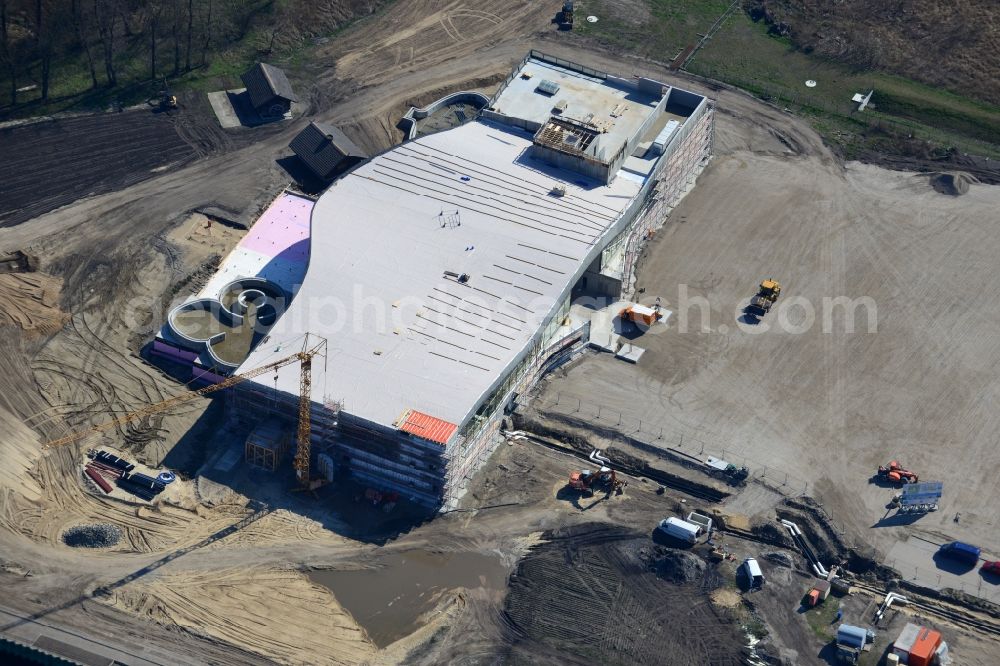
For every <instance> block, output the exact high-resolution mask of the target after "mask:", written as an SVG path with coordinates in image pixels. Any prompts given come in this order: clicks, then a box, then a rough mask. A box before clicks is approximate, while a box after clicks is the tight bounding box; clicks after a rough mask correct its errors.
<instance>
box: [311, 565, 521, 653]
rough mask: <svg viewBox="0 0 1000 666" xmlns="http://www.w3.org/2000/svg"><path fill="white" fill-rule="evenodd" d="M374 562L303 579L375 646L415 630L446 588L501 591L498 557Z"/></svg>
mask: <svg viewBox="0 0 1000 666" xmlns="http://www.w3.org/2000/svg"><path fill="white" fill-rule="evenodd" d="M377 566H378V568H377V569H364V570H361V571H313V572H311V573H310V574H309V577H310V578H311V579H312V580H313V581H314V582H316V583H319V584H320V585H322V586H324V587H326V588H327V589H329V590H330V591H331V592H333V595H334V596H335V597H337V601H338V602H340V605H341V606H343V607H344V608H345V609H347V611H348V612H350V613H351V615H353V616H354V619H355V620H356V621H357V623H358V624H360V625H361V626H362V627H364V629H365V631H367V632H368V636H369V637H370V638H371V639H372V641H373V642H374V643H375V645H377V646H378V647H380V648H382V647H386V646H387V645H389V644H391V643H393V642H394V641H397V640H399V639H400V638H403V637H404V636H408V635H409V634H411V633H413V632H414V631H415V630H416V629H417V628H419V627H420V625H421V624H422V623H423V618H422V616H423V615H424V614H425V613H427V612H428V611H430V610H431V609H432V608H433V607H434V604H435V602H436V601H437V600H438V599H439V598H440V595H441V594H442V593H443V592H445V591H447V590H453V589H457V588H460V587H462V588H466V589H475V588H487V589H491V590H501V589H503V588H504V587H506V585H507V569H506V567H504V566H503V564H502V563H501V561H500V558H499V557H497V556H496V555H486V554H483V553H429V552H426V551H409V552H406V553H399V554H393V555H389V556H387V557H384V558H381V559H380V560H379V561H378V562H377Z"/></svg>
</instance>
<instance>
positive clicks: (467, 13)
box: [448, 9, 504, 25]
mask: <svg viewBox="0 0 1000 666" xmlns="http://www.w3.org/2000/svg"><path fill="white" fill-rule="evenodd" d="M448 15H449V16H450V17H451V18H471V19H479V20H482V21H486V22H488V23H492V24H493V25H499V24H501V23H503V20H504V19H503V17H502V16H499V15H497V14H491V13H490V12H484V11H479V10H477V9H456V10H454V11H451V12H449V13H448Z"/></svg>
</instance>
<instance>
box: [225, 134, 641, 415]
mask: <svg viewBox="0 0 1000 666" xmlns="http://www.w3.org/2000/svg"><path fill="white" fill-rule="evenodd" d="M531 145H532V137H531V134H530V133H529V132H525V131H523V130H517V129H513V128H511V127H508V126H505V125H500V124H494V123H490V122H486V121H475V122H470V123H467V124H465V125H462V126H460V127H457V128H454V129H451V130H448V131H445V132H440V133H437V134H433V135H429V136H425V137H422V138H419V139H416V140H414V141H411V142H408V143H405V144H403V145H401V146H398V147H396V148H394V149H392V150H390V151H389V152H386V153H383V154H382V155H379V156H377V157H375V158H373V159H372V160H370V161H369V162H367V163H365V164H364V165H362V166H360V167H358V168H357V169H355V170H354V171H352V172H350V173H349V174H348V175H346V176H344V177H343V178H341V179H340V180H338V181H336V182H335V183H334V184H333V185H332V186H331V187H330V189H329V190H327V192H326V193H325V194H324V195H323V196H322V197H321V198H320V199H319V201H318V202H317V203H316V205H315V207H314V209H313V212H312V223H311V226H312V228H311V243H312V248H311V261H310V265H309V270H308V272H307V273H306V276H305V279H304V280H303V282H302V285H301V287H300V289H299V291H298V294H297V296H296V297H295V298H294V299H293V300H292V302H291V304H290V306H289V308H288V309H287V311H286V312H285V314H284V315H283V316H282V317H281V318H280V319H279V320H278V322H277V323H276V324H275V326H274V328H272V329H271V331H270V333H269V336H270V339H269V341H268V342H266V343H263V344H261V345H259V346H258V348H257V349H256V350H255V351H253V352H252V353H251V354H250V356H249V357H248V358H247V360H246V361H245V362H244V364H243V366H241V368H240V370H239V372H245V371H247V370H249V369H252V368H256V367H259V366H261V365H264V364H265V363H268V362H270V361H273V360H276V359H278V358H282V357H283V356H287V355H288V354H289V353H291V351H293V348H294V346H295V345H296V344H298V345H301V342H302V336H303V335H304V334H305V333H307V332H308V333H310V334H313V335H319V336H322V337H324V338H326V339H327V342H328V354H327V358H326V359H325V361H322V362H314V363H313V400H314V401H316V402H326V401H328V400H342V401H343V409H344V411H346V412H348V413H350V414H353V415H356V416H358V417H361V418H364V419H367V420H369V421H372V422H374V423H378V424H382V425H385V426H390V427H392V426H394V425H396V427H398V423H399V422H400V419H401V418H402V419H404V420H405V418H406V416H405V413H406V411H407V410H415V411H417V412H420V413H422V414H423V415H426V416H428V417H431V418H434V419H440V420H442V421H446V422H448V423H451V424H454V425H456V426H461V425H462V424H463V423H464V421H465V420H466V419H467V418H468V417H469V416H471V412H472V410H474V409H475V408H476V406H477V405H478V404H479V402H480V400H481V398H482V397H483V396H484V395H485V394H486V393H487V392H488V391H489V390H490V389H491V387H492V386H493V385H494V383H495V382H496V380H497V379H498V377H500V376H501V374H502V373H503V371H504V370H505V369H506V368H507V367H508V366H510V365H511V364H513V363H514V362H515V361H516V360H517V359H518V358H519V357H520V355H521V353H522V352H523V351H524V350H525V348H526V347H527V345H528V344H529V343H530V342H531V340H532V337H533V336H534V335H535V334H536V333H537V331H538V329H539V326H540V325H541V324H542V322H543V320H544V319H545V318H546V317H547V316H548V315H549V314H550V313H551V312H552V310H553V308H554V307H555V305H556V304H557V300H558V299H559V298H560V296H561V295H562V294H563V293H564V291H565V290H566V289H567V288H568V287H569V286H570V285H571V283H572V282H573V280H574V278H575V276H576V274H577V272H578V271H579V270H581V269H582V262H583V259H584V258H585V256H586V255H587V253H588V252H589V251H590V250H591V248H592V246H593V245H594V244H595V243H596V242H597V241H598V240H599V239H600V237H601V236H602V234H604V233H605V232H606V231H607V230H608V229H609V227H610V226H611V225H612V224H613V223H614V221H615V220H616V219H617V217H618V216H619V215H620V214H621V213H622V212H623V211H624V210H625V209H626V207H627V206H628V205H629V203H630V202H631V201H632V199H633V198H634V197H635V196H636V194H637V193H638V191H639V189H640V187H641V183H639V182H636V181H634V180H630V179H627V178H618V179H616V180H615V181H614V182H613V183H612V184H611V185H604V184H601V183H598V182H596V181H593V180H589V179H587V178H585V177H582V176H580V175H579V174H576V173H574V172H571V171H566V170H561V169H556V168H554V167H552V166H550V165H548V164H546V163H543V162H540V161H537V160H536V159H534V158H532V157H531V156H530V154H529V153H530V151H529V148H530V147H531ZM556 185H561V186H564V187H565V188H566V193H565V195H564V196H554V195H553V194H552V193H551V192H552V189H553V187H554V186H556ZM253 381H256V382H259V384H260V385H261V386H262V387H266V388H271V387H273V386H274V384H273V381H274V380H273V379H272V377H271V376H267V377H260V378H257V379H255V380H253ZM298 382H299V371H298V368H297V367H295V366H289V367H287V368H284V369H282V370H281V371H280V372H279V373H278V380H277V388H278V389H279V390H282V391H284V392H286V393H289V394H292V395H296V394H297V393H298V390H299V386H298Z"/></svg>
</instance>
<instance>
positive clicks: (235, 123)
mask: <svg viewBox="0 0 1000 666" xmlns="http://www.w3.org/2000/svg"><path fill="white" fill-rule="evenodd" d="M245 90H246V88H242V89H241V90H240V92H242V91H245ZM230 92H231V91H228V90H217V91H215V92H210V93H208V103H209V104H211V105H212V111H214V112H215V117H216V118H218V119H219V125H221V126H222V128H223V129H229V128H231V127H239V126H240V125H242V123H241V122H240V118H239V116H238V115H237V114H236V109H234V108H233V104H232V102H231V101H230V100H229V93H230Z"/></svg>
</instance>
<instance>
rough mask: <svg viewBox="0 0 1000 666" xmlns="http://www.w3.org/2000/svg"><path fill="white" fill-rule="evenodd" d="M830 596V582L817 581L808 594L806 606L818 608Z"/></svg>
mask: <svg viewBox="0 0 1000 666" xmlns="http://www.w3.org/2000/svg"><path fill="white" fill-rule="evenodd" d="M828 596H830V581H828V580H819V579H817V580H816V582H815V583H813V586H812V588H811V589H810V590H809V592H808V593H806V605H807V606H818V605H820V604H821V603H823V602H824V601H825V600H826V598H827V597H828Z"/></svg>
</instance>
